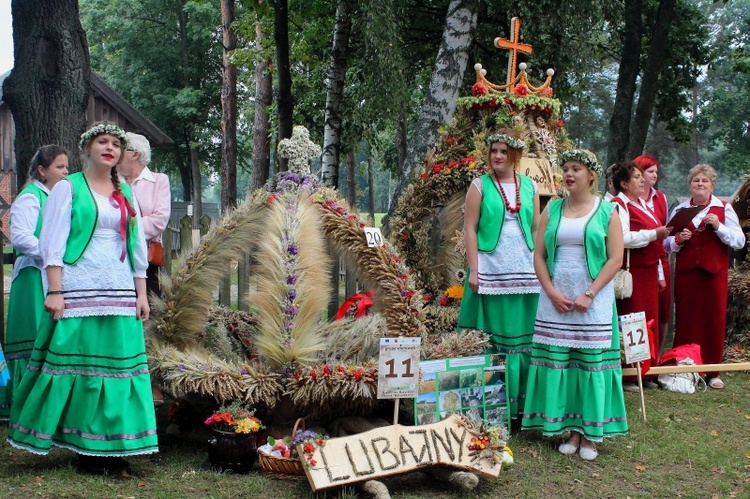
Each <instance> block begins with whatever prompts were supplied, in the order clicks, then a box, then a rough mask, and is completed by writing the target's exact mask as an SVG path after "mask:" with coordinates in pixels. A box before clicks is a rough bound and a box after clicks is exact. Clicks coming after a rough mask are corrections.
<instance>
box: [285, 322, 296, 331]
mask: <svg viewBox="0 0 750 499" xmlns="http://www.w3.org/2000/svg"><path fill="white" fill-rule="evenodd" d="M293 327H294V321H289V322H287V323H286V328H287V329H292V328H293Z"/></svg>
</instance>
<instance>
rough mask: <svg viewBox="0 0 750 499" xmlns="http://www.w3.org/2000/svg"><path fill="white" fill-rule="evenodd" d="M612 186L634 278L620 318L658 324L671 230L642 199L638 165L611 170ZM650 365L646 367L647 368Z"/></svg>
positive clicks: (652, 340) (653, 341) (630, 386)
mask: <svg viewBox="0 0 750 499" xmlns="http://www.w3.org/2000/svg"><path fill="white" fill-rule="evenodd" d="M612 181H613V182H612V183H613V185H614V188H615V190H616V191H617V196H615V197H614V198H613V199H612V201H613V202H615V203H617V204H618V205H619V207H620V209H619V215H620V222H621V224H622V234H623V240H624V243H625V254H624V255H623V259H622V261H623V268H626V267H627V266H628V264H629V266H630V273H631V274H632V275H633V294H632V296H631V297H630V298H626V299H622V300H617V313H618V315H625V314H630V313H634V312H645V314H646V321H647V322H648V321H651V320H653V321H654V323H655V324H658V323H659V278H660V277H662V278H663V276H660V275H659V267H660V266H661V264H660V257H661V253H662V251H664V250H663V248H662V245H661V241H662V240H663V239H664V238H665V237H667V236H668V235H669V229H668V228H667V227H664V225H663V224H662V223H661V222H659V219H658V218H657V217H656V215H655V214H654V212H653V211H651V209H650V208H649V207H648V206H646V204H645V203H644V202H643V200H642V199H641V196H642V195H643V193H644V192H645V182H644V180H643V172H642V171H641V170H640V169H639V168H638V166H637V165H636V164H635V163H618V164H617V166H615V168H614V169H613V171H612ZM649 344H650V346H651V353H652V355H651V359H650V361H651V363H652V364H656V362H658V360H659V350H660V348H661V347H660V345H659V337H658V334H654V335H649ZM648 367H650V364H647V365H646V368H647V369H648ZM623 389H625V390H626V391H638V388H637V386H635V384H634V383H632V382H630V383H627V384H625V383H624V384H623Z"/></svg>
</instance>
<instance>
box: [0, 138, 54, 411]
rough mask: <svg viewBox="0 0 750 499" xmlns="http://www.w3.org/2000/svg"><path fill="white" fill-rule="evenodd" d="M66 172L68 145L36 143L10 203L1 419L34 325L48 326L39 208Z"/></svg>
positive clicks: (23, 365)
mask: <svg viewBox="0 0 750 499" xmlns="http://www.w3.org/2000/svg"><path fill="white" fill-rule="evenodd" d="M67 174H68V151H67V150H66V149H65V148H64V147H60V146H58V145H54V144H51V145H47V146H43V147H40V148H39V150H38V151H37V152H36V154H34V157H33V158H32V159H31V166H30V168H29V174H28V179H29V180H28V182H27V184H26V186H25V187H24V188H23V189H22V190H21V192H19V193H18V196H16V200H15V201H14V202H13V204H12V205H11V207H10V243H11V244H12V245H13V250H14V251H15V254H16V261H15V263H14V264H13V277H12V280H11V283H12V284H11V291H10V298H9V299H8V321H7V327H6V328H5V356H6V360H7V362H8V373H9V374H10V382H9V383H8V385H7V386H6V387H4V388H0V420H7V419H8V417H9V416H10V407H11V404H12V402H13V392H14V390H15V389H16V388H17V387H18V384H19V383H20V382H21V379H22V378H23V374H24V373H25V372H26V366H27V365H28V363H29V357H30V356H31V351H32V349H33V348H34V340H35V339H36V336H37V331H39V330H48V329H49V328H51V327H52V325H53V323H52V318H51V317H50V316H49V314H48V313H47V312H45V311H44V295H45V293H46V292H47V276H46V274H45V273H43V272H42V270H41V269H42V258H41V255H40V253H39V233H40V232H41V230H42V210H43V209H44V204H45V203H46V202H47V196H49V193H50V190H51V189H52V188H53V187H54V186H55V184H57V182H59V181H60V180H62V179H63V178H64V177H65V175H67Z"/></svg>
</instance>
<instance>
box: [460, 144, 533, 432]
mask: <svg viewBox="0 0 750 499" xmlns="http://www.w3.org/2000/svg"><path fill="white" fill-rule="evenodd" d="M487 146H488V152H487V164H488V166H489V167H490V168H488V170H489V172H488V173H485V174H484V175H482V176H481V177H478V178H476V179H474V181H472V183H471V186H470V187H469V191H468V192H467V193H466V211H465V214H464V241H465V244H466V258H467V260H468V267H469V269H468V275H467V276H466V283H465V285H464V295H463V299H462V300H461V311H460V313H459V318H458V327H459V328H460V329H479V330H482V331H485V332H486V333H488V334H489V335H490V344H491V346H492V352H494V353H501V354H503V355H505V361H506V380H505V382H506V390H507V393H506V396H507V398H508V410H509V411H510V416H511V417H514V418H515V417H517V416H519V415H520V413H521V412H522V411H523V400H524V397H525V393H526V389H525V384H526V376H527V372H528V368H529V355H530V354H531V337H532V334H533V333H534V317H536V307H537V301H538V299H539V290H540V288H539V281H538V280H537V278H536V274H535V273H534V263H533V258H532V255H533V251H534V243H533V240H534V236H533V232H534V230H535V229H536V224H537V222H538V220H539V194H538V192H537V191H538V189H537V186H536V183H535V182H534V181H533V180H531V179H530V178H529V177H527V176H525V175H519V174H518V173H517V172H516V170H517V169H518V166H519V163H520V160H521V155H522V154H523V150H524V148H525V147H526V144H525V143H524V142H523V141H522V140H520V139H519V138H517V137H515V136H514V135H512V134H511V133H510V132H506V131H501V133H497V134H494V135H490V136H489V137H488V139H487Z"/></svg>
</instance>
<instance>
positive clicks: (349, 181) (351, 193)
mask: <svg viewBox="0 0 750 499" xmlns="http://www.w3.org/2000/svg"><path fill="white" fill-rule="evenodd" d="M355 163H356V158H355V157H354V151H349V152H348V153H346V202H347V203H349V207H350V208H351V209H352V210H354V209H356V207H357V173H356V170H357V168H356V164H355Z"/></svg>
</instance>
